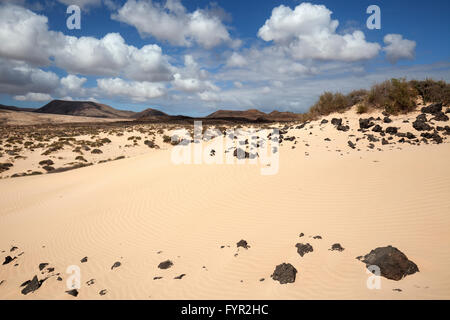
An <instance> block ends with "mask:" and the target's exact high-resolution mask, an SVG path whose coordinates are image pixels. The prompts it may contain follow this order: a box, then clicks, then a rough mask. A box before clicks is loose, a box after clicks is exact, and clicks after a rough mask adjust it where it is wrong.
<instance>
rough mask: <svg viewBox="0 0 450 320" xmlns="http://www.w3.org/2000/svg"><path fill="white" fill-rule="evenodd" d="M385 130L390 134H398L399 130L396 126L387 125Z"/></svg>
mask: <svg viewBox="0 0 450 320" xmlns="http://www.w3.org/2000/svg"><path fill="white" fill-rule="evenodd" d="M385 131H386V133H389V134H396V133H397V131H398V130H397V128H396V127H387V128H386V130H385Z"/></svg>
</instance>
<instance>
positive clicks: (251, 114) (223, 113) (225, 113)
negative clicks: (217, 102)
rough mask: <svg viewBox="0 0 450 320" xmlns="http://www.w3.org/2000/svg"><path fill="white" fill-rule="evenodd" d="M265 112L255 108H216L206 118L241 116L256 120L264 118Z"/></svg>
mask: <svg viewBox="0 0 450 320" xmlns="http://www.w3.org/2000/svg"><path fill="white" fill-rule="evenodd" d="M266 116H267V114H265V113H264V112H262V111H259V110H256V109H249V110H245V111H235V110H218V111H216V112H214V113H211V114H210V115H208V116H207V117H206V118H213V119H227V118H243V119H248V120H256V119H259V118H265V117H266Z"/></svg>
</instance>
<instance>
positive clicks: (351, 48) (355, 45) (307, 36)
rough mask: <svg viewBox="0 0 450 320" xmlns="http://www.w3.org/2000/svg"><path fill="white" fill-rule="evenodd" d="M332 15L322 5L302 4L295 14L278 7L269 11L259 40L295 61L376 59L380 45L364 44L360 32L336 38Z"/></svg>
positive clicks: (334, 22) (335, 26) (362, 35)
mask: <svg viewBox="0 0 450 320" xmlns="http://www.w3.org/2000/svg"><path fill="white" fill-rule="evenodd" d="M331 14H332V12H331V11H330V10H328V9H327V8H326V7H325V6H324V5H314V4H311V3H307V2H304V3H301V4H300V5H298V6H296V7H295V9H294V10H292V9H291V8H289V7H286V6H284V5H280V6H278V7H276V8H274V9H273V10H272V15H271V17H270V18H269V19H268V20H266V22H265V24H264V25H263V26H262V27H261V28H260V29H259V31H258V36H259V37H260V38H261V39H263V40H264V41H273V42H275V44H276V45H278V46H281V47H283V48H284V49H285V50H287V51H288V52H289V53H290V54H291V55H292V56H293V57H294V58H296V59H317V60H340V61H357V60H364V59H371V58H373V57H375V56H376V55H378V52H379V50H380V49H381V47H380V45H379V44H378V43H370V42H367V41H366V40H365V36H364V33H363V32H361V31H359V30H357V31H354V32H353V33H351V34H350V33H349V34H343V35H341V34H338V33H337V32H336V29H337V27H338V25H339V22H338V21H337V20H332V19H331Z"/></svg>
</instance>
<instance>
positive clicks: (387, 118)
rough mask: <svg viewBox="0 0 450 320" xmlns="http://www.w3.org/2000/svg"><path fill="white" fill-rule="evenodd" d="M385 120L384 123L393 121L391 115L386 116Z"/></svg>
mask: <svg viewBox="0 0 450 320" xmlns="http://www.w3.org/2000/svg"><path fill="white" fill-rule="evenodd" d="M383 122H384V123H391V122H392V120H391V118H389V117H384V119H383Z"/></svg>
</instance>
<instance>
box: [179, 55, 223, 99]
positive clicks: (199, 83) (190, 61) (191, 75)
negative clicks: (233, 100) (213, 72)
mask: <svg viewBox="0 0 450 320" xmlns="http://www.w3.org/2000/svg"><path fill="white" fill-rule="evenodd" d="M177 71H178V72H177V73H175V74H174V80H173V81H172V86H173V88H174V89H175V90H180V91H184V92H188V93H193V92H200V91H207V90H209V91H219V90H220V89H219V87H217V86H216V85H215V84H214V83H213V82H211V81H209V80H207V78H208V72H207V71H206V70H204V69H201V68H200V67H199V65H198V63H197V62H196V61H195V59H194V57H193V56H192V55H185V56H184V68H179V69H178V70H177Z"/></svg>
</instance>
